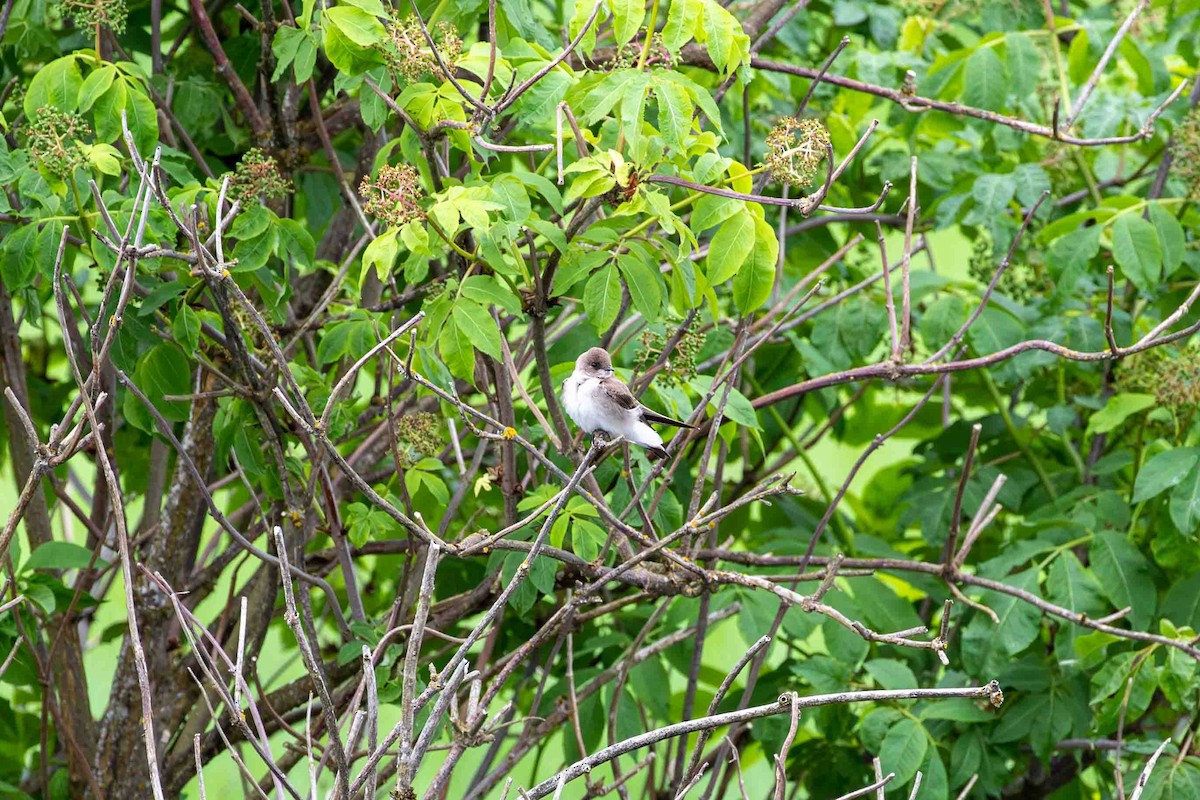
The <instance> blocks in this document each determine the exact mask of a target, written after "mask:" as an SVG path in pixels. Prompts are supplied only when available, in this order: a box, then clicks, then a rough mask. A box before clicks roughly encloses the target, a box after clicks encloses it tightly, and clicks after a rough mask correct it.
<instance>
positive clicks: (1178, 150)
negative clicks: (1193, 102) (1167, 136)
mask: <svg viewBox="0 0 1200 800" xmlns="http://www.w3.org/2000/svg"><path fill="white" fill-rule="evenodd" d="M1171 170H1172V171H1173V172H1174V173H1175V174H1176V175H1177V176H1178V177H1179V179H1180V180H1182V181H1183V183H1184V185H1185V186H1187V197H1188V199H1189V200H1191V201H1192V202H1196V201H1198V200H1200V108H1194V109H1192V111H1191V113H1190V114H1188V115H1187V117H1186V118H1185V119H1184V121H1183V124H1181V125H1180V126H1179V128H1178V129H1177V130H1176V131H1175V136H1174V141H1173V142H1172V144H1171Z"/></svg>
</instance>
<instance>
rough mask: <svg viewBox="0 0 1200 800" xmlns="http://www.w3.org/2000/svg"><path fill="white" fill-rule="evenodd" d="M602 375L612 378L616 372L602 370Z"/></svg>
mask: <svg viewBox="0 0 1200 800" xmlns="http://www.w3.org/2000/svg"><path fill="white" fill-rule="evenodd" d="M600 374H601V376H602V377H605V378H611V377H612V376H613V374H614V372H613V370H611V369H606V370H602V371H601V373H600Z"/></svg>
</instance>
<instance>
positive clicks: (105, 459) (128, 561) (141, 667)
mask: <svg viewBox="0 0 1200 800" xmlns="http://www.w3.org/2000/svg"><path fill="white" fill-rule="evenodd" d="M155 160H156V161H157V155H156V159H155ZM66 232H67V229H66V227H64V228H63V237H62V239H61V240H60V241H59V246H58V256H57V258H56V259H55V262H54V293H55V295H56V297H57V301H58V306H59V312H60V319H65V318H66V317H65V315H64V314H63V313H62V311H63V303H64V298H63V295H62V290H61V287H60V281H61V279H62V261H63V253H64V251H65V248H66V244H67V240H66ZM138 243H139V244H140V241H139V242H138ZM135 264H136V262H135V261H131V262H130V263H129V265H128V266H127V267H126V270H127V273H128V275H129V276H132V275H133V271H134V266H135ZM125 283H126V287H128V285H129V284H130V283H131V280H130V279H127V280H126V282H125ZM122 299H123V300H124V301H125V302H128V292H127V291H126V290H123V291H122ZM119 303H120V301H119ZM118 308H120V305H118ZM118 313H119V312H118ZM119 322H120V320H119V317H118V318H116V319H114V321H113V324H112V326H111V327H110V328H109V334H110V337H111V335H112V334H113V331H115V330H116V328H117V326H118V325H119ZM105 342H106V344H107V343H108V337H106V340H105ZM64 349H65V350H66V353H67V360H68V361H69V362H70V365H71V373H72V374H73V375H74V376H75V383H76V385H77V386H78V387H79V394H78V397H79V398H80V399H81V401H82V403H83V411H84V415H85V417H86V418H87V420H88V424H89V425H91V427H92V430H93V431H99V430H100V422H99V419H98V418H97V416H96V406H95V403H94V402H93V400H92V398H91V395H90V394H89V393H88V390H87V388H86V383H87V382H86V381H85V379H84V377H83V372H82V371H81V369H80V367H79V362H78V361H77V359H76V358H75V350H74V348H72V347H66V348H64ZM101 355H102V354H101V353H97V361H96V362H94V363H93V366H92V374H93V375H94V374H97V373H98V371H99V369H100V361H99V357H100V356H101ZM95 452H96V460H97V461H98V462H99V465H100V471H101V474H102V476H103V477H104V483H105V485H106V486H107V487H108V492H109V495H110V497H111V498H112V501H113V502H112V508H113V510H114V512H113V522H114V525H115V527H116V532H117V550H118V552H119V554H120V560H121V577H122V578H123V581H124V584H125V586H124V588H125V614H126V617H127V618H128V619H127V624H128V626H129V634H128V635H129V643H130V646H131V647H132V649H133V660H134V666H135V668H136V671H137V678H138V690H139V692H140V694H141V699H142V736H143V739H144V741H145V749H146V764H147V768H148V770H149V773H150V789H151V791H152V792H153V794H154V797H155V800H164V795H163V789H162V778H161V776H160V775H159V774H158V752H157V745H156V742H155V736H154V707H153V695H152V693H151V691H150V675H149V670H148V669H147V667H146V653H145V651H144V650H143V649H142V637H141V631H140V630H139V625H138V619H137V606H136V604H135V602H134V599H133V593H134V591H135V590H134V585H133V555H132V553H131V552H130V547H129V530H128V528H127V522H126V519H125V511H124V509H125V502H124V499H123V495H122V493H121V485H120V483H119V481H118V480H117V475H116V472H115V471H114V470H113V465H112V460H111V459H110V458H109V454H108V451H107V450H105V448H103V447H96V451H95Z"/></svg>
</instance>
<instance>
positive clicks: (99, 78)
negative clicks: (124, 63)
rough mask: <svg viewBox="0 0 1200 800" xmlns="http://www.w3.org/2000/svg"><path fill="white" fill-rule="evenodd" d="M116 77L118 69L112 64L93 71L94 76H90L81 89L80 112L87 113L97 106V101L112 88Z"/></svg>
mask: <svg viewBox="0 0 1200 800" xmlns="http://www.w3.org/2000/svg"><path fill="white" fill-rule="evenodd" d="M116 77H117V68H116V67H114V66H113V65H112V64H105V65H104V66H103V67H100V68H99V69H95V70H92V74H90V75H88V76H87V79H86V80H84V82H83V84H82V85H81V86H80V87H79V101H78V106H79V110H80V111H87V110H89V109H90V108H91V107H92V106H93V105H95V103H96V100H97V99H98V98H99V97H100V95H102V94H104V93H105V92H107V91H108V87H110V86H112V83H113V80H114V79H115V78H116Z"/></svg>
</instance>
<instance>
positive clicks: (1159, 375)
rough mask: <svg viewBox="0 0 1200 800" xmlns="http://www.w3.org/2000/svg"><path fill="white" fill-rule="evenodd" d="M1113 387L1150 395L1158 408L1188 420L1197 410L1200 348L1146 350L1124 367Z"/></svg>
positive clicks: (1189, 346)
mask: <svg viewBox="0 0 1200 800" xmlns="http://www.w3.org/2000/svg"><path fill="white" fill-rule="evenodd" d="M1117 386H1118V388H1119V391H1122V392H1146V393H1149V394H1153V395H1154V397H1155V399H1156V400H1157V401H1158V404H1159V405H1160V406H1162V407H1165V408H1168V409H1170V410H1171V411H1173V412H1175V413H1177V414H1183V415H1185V416H1187V417H1188V418H1190V417H1191V416H1192V415H1193V414H1195V412H1196V410H1197V409H1198V408H1200V345H1198V344H1195V343H1193V344H1191V345H1188V346H1186V347H1183V348H1180V349H1178V350H1172V349H1171V348H1166V347H1155V348H1152V349H1150V350H1146V351H1145V352H1143V353H1140V354H1138V355H1137V356H1134V357H1133V358H1132V359H1130V360H1129V361H1128V362H1127V363H1126V365H1125V369H1123V370H1121V372H1120V374H1119V376H1118V378H1117ZM1187 427H1188V425H1187V424H1186V423H1185V424H1183V425H1182V426H1181V428H1183V429H1186V428H1187Z"/></svg>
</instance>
